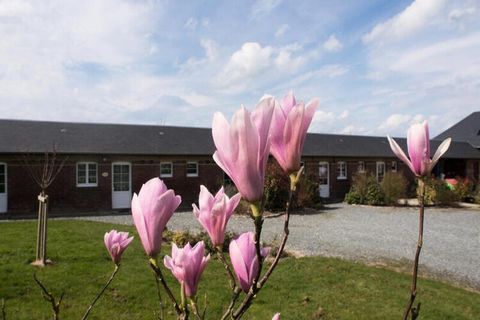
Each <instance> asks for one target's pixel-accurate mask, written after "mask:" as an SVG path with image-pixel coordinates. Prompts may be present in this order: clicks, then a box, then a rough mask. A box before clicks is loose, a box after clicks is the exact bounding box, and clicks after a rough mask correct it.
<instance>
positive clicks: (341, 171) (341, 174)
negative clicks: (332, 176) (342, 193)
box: [337, 161, 347, 180]
mask: <svg viewBox="0 0 480 320" xmlns="http://www.w3.org/2000/svg"><path fill="white" fill-rule="evenodd" d="M337 179H338V180H346V179H347V163H346V162H345V161H339V162H337Z"/></svg>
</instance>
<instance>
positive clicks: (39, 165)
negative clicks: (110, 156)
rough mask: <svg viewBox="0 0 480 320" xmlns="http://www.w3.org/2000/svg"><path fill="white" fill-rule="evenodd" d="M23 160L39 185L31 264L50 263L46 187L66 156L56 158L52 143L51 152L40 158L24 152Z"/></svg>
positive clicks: (51, 181)
mask: <svg viewBox="0 0 480 320" xmlns="http://www.w3.org/2000/svg"><path fill="white" fill-rule="evenodd" d="M23 159H24V162H25V164H26V167H27V169H28V171H29V173H30V176H31V177H32V179H33V180H34V181H35V183H36V184H37V185H38V186H39V187H40V194H39V195H38V197H37V199H38V225H37V247H36V258H35V261H34V262H32V265H36V266H42V267H43V266H45V265H46V264H48V263H51V261H50V260H48V259H47V220H48V214H47V213H48V195H47V188H48V187H49V186H50V185H51V184H52V183H53V181H55V178H56V177H57V176H58V174H59V173H60V171H61V170H62V169H63V166H64V165H65V162H66V161H67V159H68V157H66V158H65V159H63V160H62V161H59V160H58V159H57V148H56V145H55V144H53V148H52V152H49V151H48V150H47V151H45V155H44V157H43V159H42V160H38V157H35V156H32V155H30V154H25V155H24V157H23Z"/></svg>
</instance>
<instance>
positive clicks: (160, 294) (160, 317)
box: [153, 274, 165, 320]
mask: <svg viewBox="0 0 480 320" xmlns="http://www.w3.org/2000/svg"><path fill="white" fill-rule="evenodd" d="M153 275H154V277H155V283H156V285H157V296H158V303H159V307H160V314H159V319H160V320H162V319H163V318H164V316H165V315H164V313H163V301H162V293H161V292H160V281H159V280H158V277H157V275H156V274H153Z"/></svg>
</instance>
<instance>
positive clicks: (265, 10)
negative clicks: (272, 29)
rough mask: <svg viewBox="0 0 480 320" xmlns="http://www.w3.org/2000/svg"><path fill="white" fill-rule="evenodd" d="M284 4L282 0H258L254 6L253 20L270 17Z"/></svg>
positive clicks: (252, 11)
mask: <svg viewBox="0 0 480 320" xmlns="http://www.w3.org/2000/svg"><path fill="white" fill-rule="evenodd" d="M281 3H282V0H257V1H255V3H254V4H253V6H252V10H251V18H252V19H258V18H261V17H263V16H266V15H268V14H269V13H270V12H272V11H273V10H274V9H275V8H276V7H278V6H279V5H280V4H281Z"/></svg>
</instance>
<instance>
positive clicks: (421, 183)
mask: <svg viewBox="0 0 480 320" xmlns="http://www.w3.org/2000/svg"><path fill="white" fill-rule="evenodd" d="M418 187H419V194H418V203H419V206H420V215H419V221H418V241H417V252H416V253H415V261H414V263H413V274H412V286H411V289H410V300H409V301H408V304H407V307H406V308H405V311H404V313H403V320H407V319H408V315H409V314H410V313H411V314H412V320H415V319H416V318H417V317H418V313H419V312H420V303H419V304H418V306H417V307H416V308H415V307H414V308H412V307H413V303H414V301H415V298H416V296H417V276H418V262H419V258H420V251H421V250H422V245H423V220H424V215H425V181H424V180H423V179H422V178H419V179H418Z"/></svg>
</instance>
